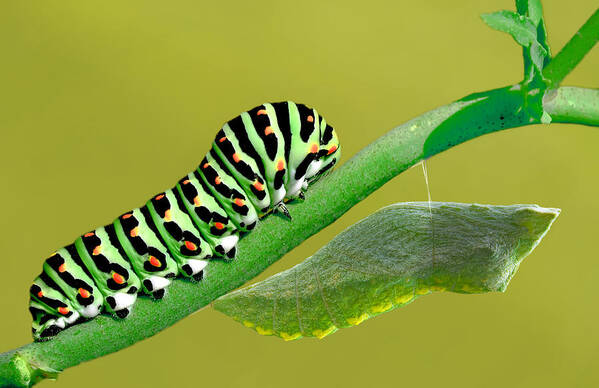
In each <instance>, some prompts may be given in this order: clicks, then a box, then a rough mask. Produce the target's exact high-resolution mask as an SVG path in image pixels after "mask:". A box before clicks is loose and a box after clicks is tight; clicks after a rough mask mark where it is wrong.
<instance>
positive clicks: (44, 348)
mask: <svg viewBox="0 0 599 388" xmlns="http://www.w3.org/2000/svg"><path fill="white" fill-rule="evenodd" d="M523 98H524V97H523V95H522V93H521V91H520V86H519V85H516V86H513V87H506V88H501V89H496V90H491V91H488V92H483V93H477V94H473V95H470V96H468V97H465V98H464V99H462V100H459V101H456V102H454V103H451V104H449V105H446V106H443V107H440V108H437V109H435V110H433V111H430V112H428V113H425V114H423V115H422V116H420V117H417V118H415V119H413V120H411V121H409V122H407V123H405V124H403V125H400V126H399V127H397V128H395V129H393V130H391V131H390V132H388V133H387V134H385V135H384V136H382V137H381V138H379V139H378V140H376V141H375V142H373V143H372V144H370V145H369V146H367V147H366V148H364V149H363V150H362V151H360V152H359V153H358V154H356V155H355V156H354V157H353V158H351V159H350V160H349V161H347V162H346V163H345V164H344V165H342V166H341V167H339V168H338V169H337V170H336V171H334V172H333V173H331V174H330V175H329V176H328V177H327V178H325V179H322V181H321V182H318V183H317V184H315V185H314V187H313V188H311V189H310V190H309V191H308V193H307V198H306V200H305V201H304V202H302V203H291V204H289V210H290V212H291V213H292V214H293V222H288V221H286V220H283V219H281V218H278V217H269V218H268V219H266V220H265V221H264V222H262V223H260V225H259V226H258V227H257V229H256V230H255V231H253V232H252V233H251V234H249V235H248V236H246V237H244V238H243V239H242V240H241V242H240V243H239V253H238V258H237V259H236V260H235V261H234V262H233V263H225V262H222V261H214V262H211V263H210V264H209V265H208V267H207V269H206V273H207V276H206V278H205V279H204V280H203V281H202V282H200V283H199V284H198V283H192V282H189V281H185V280H181V279H179V280H175V281H174V282H173V284H172V285H171V287H170V288H169V292H168V294H167V295H166V296H165V298H164V299H163V300H162V301H153V300H151V299H149V298H140V299H139V300H138V302H137V304H136V306H135V309H134V310H133V312H132V314H131V315H130V316H129V317H128V318H127V319H124V320H117V319H113V318H111V317H109V316H99V317H97V318H96V319H94V320H92V321H89V322H86V323H83V324H79V325H75V326H72V327H70V328H68V329H66V330H64V331H63V332H61V333H60V334H59V335H57V336H56V337H55V338H54V339H52V340H50V341H48V342H42V343H31V344H28V345H25V346H23V347H21V348H18V349H15V350H12V351H9V352H6V353H3V354H0V385H2V386H4V385H8V386H28V385H32V384H33V383H35V382H36V381H37V380H39V379H41V378H44V377H48V376H50V377H52V376H54V375H55V373H56V371H61V370H64V369H66V368H68V367H71V366H74V365H77V364H79V363H81V362H84V361H88V360H91V359H94V358H97V357H100V356H103V355H105V354H109V353H112V352H115V351H117V350H119V349H122V348H125V347H127V346H130V345H132V344H134V343H135V342H138V341H141V340H143V339H145V338H148V337H150V336H152V335H154V334H156V333H158V332H159V331H160V330H163V329H164V328H166V327H169V326H171V325H172V324H174V323H175V322H177V321H178V320H180V319H182V318H184V317H185V316H187V315H189V314H191V313H193V312H195V311H197V310H199V309H201V308H203V307H205V306H206V305H208V304H209V303H210V302H211V301H213V300H214V299H216V298H218V297H219V296H221V295H223V294H225V293H227V292H229V291H231V290H233V289H235V288H237V287H239V286H241V285H242V284H244V283H246V282H247V281H249V280H251V279H252V278H254V277H255V276H256V275H258V274H259V273H260V272H262V271H263V270H264V269H266V268H267V267H268V266H269V265H271V264H272V263H274V262H275V261H276V260H278V259H279V258H281V257H282V256H283V255H284V254H285V253H287V252H289V251H290V250H291V249H293V248H294V247H296V246H297V245H299V244H300V243H302V242H303V241H304V240H306V239H307V238H308V237H310V236H311V235H313V234H315V233H317V232H318V231H320V230H321V229H323V228H324V227H326V226H327V225H329V224H331V223H332V222H333V221H335V220H336V219H338V218H339V217H341V215H343V213H345V212H346V211H348V210H349V209H350V208H351V207H352V206H354V205H355V204H357V203H358V202H360V201H361V200H362V199H364V198H366V197H367V196H368V195H369V194H370V193H372V192H373V191H375V190H376V189H378V188H379V187H381V186H382V185H383V184H385V183H386V182H387V181H389V180H390V179H392V178H393V177H395V176H396V175H398V174H399V173H401V172H403V171H405V170H406V169H408V168H409V167H411V166H413V165H415V164H417V163H418V162H420V161H421V160H423V159H426V158H428V157H430V156H432V155H434V154H437V153H439V152H442V151H444V150H446V149H448V148H451V147H453V146H454V145H457V144H460V143H463V142H465V141H467V140H470V139H472V138H475V137H477V136H481V135H484V134H486V133H490V132H495V131H500V130H503V129H508V128H514V127H519V126H522V125H527V124H535V123H538V120H536V119H533V118H530V117H529V116H528V115H527V113H526V112H525V110H523V109H522V106H523V103H524V101H523ZM597 106H599V93H598V92H597V91H593V90H589V89H578V88H561V89H558V91H557V95H556V98H554V99H552V100H551V101H549V102H548V103H547V106H546V109H547V111H548V112H549V113H550V114H551V115H552V116H553V117H554V121H557V122H576V123H580V124H588V125H599V117H598V116H599V113H598V112H599V110H597V109H596V107H597Z"/></svg>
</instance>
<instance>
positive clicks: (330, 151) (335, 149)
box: [327, 145, 337, 155]
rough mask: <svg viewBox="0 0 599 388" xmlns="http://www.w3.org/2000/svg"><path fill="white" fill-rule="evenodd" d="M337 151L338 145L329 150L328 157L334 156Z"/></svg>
mask: <svg viewBox="0 0 599 388" xmlns="http://www.w3.org/2000/svg"><path fill="white" fill-rule="evenodd" d="M335 151H337V146H336V145H334V146H332V147H331V148H329V152H327V155H330V154H332V153H333V152H335Z"/></svg>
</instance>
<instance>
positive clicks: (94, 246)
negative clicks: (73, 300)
mask: <svg viewBox="0 0 599 388" xmlns="http://www.w3.org/2000/svg"><path fill="white" fill-rule="evenodd" d="M75 248H76V249H77V253H79V257H81V260H82V262H83V264H84V265H85V267H86V268H87V269H88V271H89V272H90V274H91V277H92V278H93V279H94V281H95V283H96V285H97V287H98V289H99V290H100V292H101V293H102V294H103V295H104V307H105V308H106V310H107V311H109V312H111V313H114V314H116V315H117V316H118V317H121V318H124V317H126V316H127V315H129V313H130V312H131V309H130V307H131V306H133V303H135V299H136V298H137V292H138V291H139V289H140V287H141V281H140V280H139V278H138V277H137V275H136V274H135V272H133V268H131V263H130V262H129V261H128V260H127V259H126V258H125V257H126V254H125V253H124V250H123V248H122V247H121V245H120V243H119V241H118V237H117V235H116V232H115V231H114V226H113V225H112V224H110V225H106V226H102V227H100V228H97V229H96V230H94V231H92V232H88V233H86V234H84V235H83V236H81V237H79V238H78V239H77V240H75Z"/></svg>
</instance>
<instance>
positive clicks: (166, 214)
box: [164, 209, 172, 221]
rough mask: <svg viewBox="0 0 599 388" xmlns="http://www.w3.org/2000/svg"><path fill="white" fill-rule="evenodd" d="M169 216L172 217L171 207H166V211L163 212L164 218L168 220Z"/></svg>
mask: <svg viewBox="0 0 599 388" xmlns="http://www.w3.org/2000/svg"><path fill="white" fill-rule="evenodd" d="M171 218H172V215H171V209H168V210H167V211H165V212H164V219H165V220H167V221H170V220H171Z"/></svg>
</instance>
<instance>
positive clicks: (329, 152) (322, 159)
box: [306, 117, 341, 183]
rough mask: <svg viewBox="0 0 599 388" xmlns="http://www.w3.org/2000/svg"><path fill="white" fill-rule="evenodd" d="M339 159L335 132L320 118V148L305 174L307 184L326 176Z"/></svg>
mask: <svg viewBox="0 0 599 388" xmlns="http://www.w3.org/2000/svg"><path fill="white" fill-rule="evenodd" d="M340 157H341V146H340V145H339V138H338V137H337V132H335V130H334V129H333V127H331V126H330V125H329V124H327V122H326V120H325V119H324V118H323V117H321V121H320V148H319V150H318V154H317V155H316V158H315V159H314V161H313V162H312V165H311V166H310V169H309V170H308V172H307V173H306V178H307V179H308V182H310V183H312V182H314V181H316V180H317V179H319V178H320V177H322V176H324V175H326V174H327V173H329V172H330V171H331V169H332V168H333V167H334V166H335V164H336V163H337V161H339V158H340Z"/></svg>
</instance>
